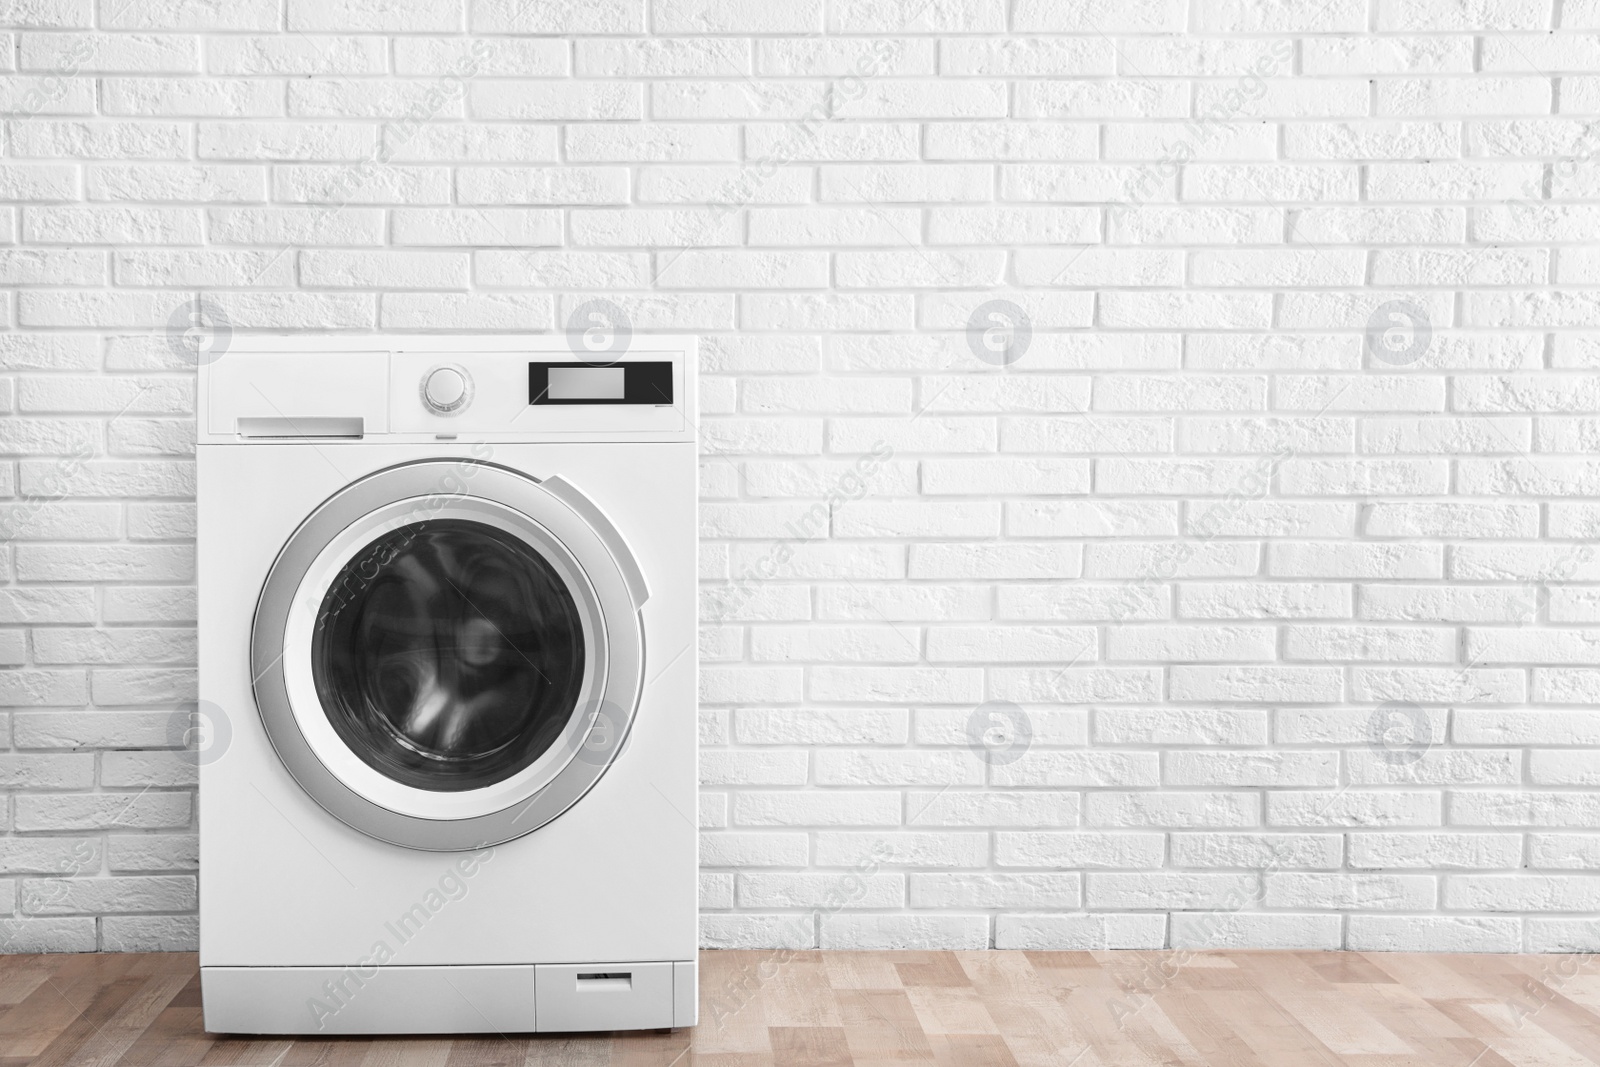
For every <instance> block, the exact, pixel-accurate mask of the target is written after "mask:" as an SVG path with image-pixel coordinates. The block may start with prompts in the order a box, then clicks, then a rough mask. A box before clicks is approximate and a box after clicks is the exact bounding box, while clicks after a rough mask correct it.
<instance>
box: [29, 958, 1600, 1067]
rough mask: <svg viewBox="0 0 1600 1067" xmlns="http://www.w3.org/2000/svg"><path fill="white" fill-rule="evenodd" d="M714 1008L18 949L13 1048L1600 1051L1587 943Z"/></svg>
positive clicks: (942, 964)
mask: <svg viewBox="0 0 1600 1067" xmlns="http://www.w3.org/2000/svg"><path fill="white" fill-rule="evenodd" d="M700 959H701V974H702V982H701V1022H700V1025H699V1026H698V1027H696V1028H694V1029H692V1030H678V1031H673V1032H658V1033H646V1034H618V1035H609V1034H598V1035H571V1036H563V1035H551V1036H543V1035H541V1036H523V1037H509V1038H507V1037H488V1038H485V1037H456V1038H439V1039H432V1038H397V1039H387V1040H368V1039H358V1038H347V1039H334V1040H303V1039H297V1040H288V1039H277V1040H273V1039H243V1038H228V1037H214V1036H212V1035H208V1034H206V1033H205V1032H203V1031H202V1030H201V1028H200V985H199V979H198V977H197V975H196V970H195V966H196V965H195V958H194V956H192V955H188V954H181V955H180V954H167V955H85V956H9V957H0V1067H21V1065H23V1064H29V1065H40V1067H42V1065H46V1064H63V1065H67V1064H70V1065H74V1067H76V1065H110V1064H141V1065H157V1064H161V1065H173V1067H198V1065H206V1064H219V1065H220V1064H260V1065H263V1067H265V1065H273V1067H305V1065H312V1064H329V1065H341V1067H358V1065H359V1067H496V1065H505V1067H520V1065H525V1064H561V1065H566V1067H580V1065H583V1067H588V1065H596V1067H598V1065H603V1064H630V1065H633V1064H637V1065H641V1067H643V1065H651V1067H672V1065H678V1064H683V1065H687V1064H716V1065H729V1067H731V1065H734V1064H741V1065H742V1064H773V1065H780V1067H788V1065H807V1064H819V1065H820V1064H827V1065H830V1067H850V1065H862V1067H865V1065H868V1064H896V1065H902V1064H916V1063H925V1064H930V1063H931V1064H948V1065H952V1067H956V1065H959V1067H987V1065H991V1064H1019V1065H1026V1064H1039V1065H1050V1067H1067V1065H1069V1064H1077V1065H1080V1067H1101V1065H1104V1067H1125V1065H1141V1064H1150V1065H1155V1064H1163V1065H1168V1064H1249V1065H1259V1067H1300V1065H1305V1064H1360V1065H1363V1067H1401V1065H1416V1064H1443V1065H1446V1067H1565V1065H1569V1064H1585V1063H1600V967H1594V966H1592V964H1593V962H1594V961H1593V960H1592V958H1590V957H1585V956H1416V955H1387V954H1372V955H1366V954H1361V953H1318V952H1213V953H1202V954H1195V953H1182V952H1178V953H1156V952H1094V953H1088V952H900V953H890V952H830V953H816V952H802V953H787V952H705V953H702V954H701V957H700Z"/></svg>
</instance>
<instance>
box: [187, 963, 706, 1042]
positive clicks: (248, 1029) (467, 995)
mask: <svg viewBox="0 0 1600 1067" xmlns="http://www.w3.org/2000/svg"><path fill="white" fill-rule="evenodd" d="M200 985H201V996H202V999H203V1001H204V1004H205V1026H206V1030H208V1031H209V1032H211V1033H214V1034H477V1033H500V1034H516V1033H524V1034H525V1033H565V1032H573V1031H584V1030H653V1029H667V1028H671V1027H679V1026H693V1025H694V1022H695V1017H696V1008H697V1005H698V989H697V983H696V966H695V963H694V962H693V961H676V962H650V963H595V964H573V963H560V964H519V965H506V966H461V967H397V966H385V965H381V964H376V963H371V962H366V961H364V962H362V963H358V964H353V965H351V966H349V967H201V968H200Z"/></svg>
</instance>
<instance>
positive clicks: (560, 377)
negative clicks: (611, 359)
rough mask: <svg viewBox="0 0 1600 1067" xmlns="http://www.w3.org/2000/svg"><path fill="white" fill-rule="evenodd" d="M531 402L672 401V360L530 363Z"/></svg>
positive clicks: (529, 389) (529, 384) (651, 402)
mask: <svg viewBox="0 0 1600 1067" xmlns="http://www.w3.org/2000/svg"><path fill="white" fill-rule="evenodd" d="M528 403H529V404H532V405H534V406H541V405H544V404H651V405H662V404H671V403H672V361H671V360H667V359H662V360H629V361H626V362H617V363H606V364H602V365H599V366H595V365H592V364H585V363H574V362H565V363H529V364H528Z"/></svg>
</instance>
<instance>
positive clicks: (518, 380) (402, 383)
mask: <svg viewBox="0 0 1600 1067" xmlns="http://www.w3.org/2000/svg"><path fill="white" fill-rule="evenodd" d="M695 356H696V353H695V345H694V342H693V340H692V339H685V338H681V337H648V336H643V335H634V336H632V338H631V341H630V343H629V344H628V346H627V348H626V351H621V352H618V351H613V350H601V351H598V352H597V351H591V350H590V348H588V347H586V346H585V345H584V344H582V343H576V344H569V341H568V338H567V337H565V336H563V335H556V336H547V337H539V336H516V337H500V336H495V337H487V336H407V337H385V336H371V335H369V336H359V337H332V336H317V335H299V336H245V335H241V334H234V335H233V337H232V338H230V339H228V344H227V346H226V350H225V351H224V350H221V349H220V346H217V347H214V348H212V349H211V350H209V351H208V353H207V355H206V359H207V361H206V363H205V365H204V366H202V367H201V369H200V374H199V380H198V388H199V395H198V397H197V401H198V408H199V415H198V420H199V421H198V488H197V495H198V500H199V532H198V541H199V545H198V572H199V595H200V602H199V637H200V648H199V664H200V671H199V675H200V678H199V694H198V695H199V704H198V707H197V710H196V712H195V715H194V717H193V722H194V726H195V730H194V732H195V733H196V734H197V736H198V740H197V742H196V744H195V745H194V746H192V747H193V751H194V752H195V758H196V759H197V760H198V761H199V763H200V771H199V775H200V800H199V805H200V974H201V989H202V999H203V1005H204V1014H205V1026H206V1029H207V1030H210V1031H212V1032H218V1033H251V1034H269V1033H271V1034H319V1033H320V1034H404V1033H475V1032H482V1033H505V1034H509V1033H519V1032H520V1033H526V1032H531V1031H582V1030H612V1029H646V1028H668V1027H681V1026H688V1025H691V1024H692V1023H693V1022H694V1021H695V1014H696V1001H697V997H696V966H695V960H696V944H697V930H696V903H695V890H696V777H697V776H696V751H695V731H696V723H695V719H696V710H695V671H696V661H697V657H696V649H695V628H696V616H695V599H694V598H695V464H696V449H695V443H694V433H695V413H694V411H695V409H694V402H693V401H694V395H695Z"/></svg>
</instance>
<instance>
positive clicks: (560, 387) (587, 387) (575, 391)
mask: <svg viewBox="0 0 1600 1067" xmlns="http://www.w3.org/2000/svg"><path fill="white" fill-rule="evenodd" d="M627 378H628V372H627V371H625V370H623V369H622V368H621V367H551V368H550V371H549V379H548V380H549V383H550V399H551V400H621V399H622V398H623V397H625V396H626V395H627V388H626V386H627Z"/></svg>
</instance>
